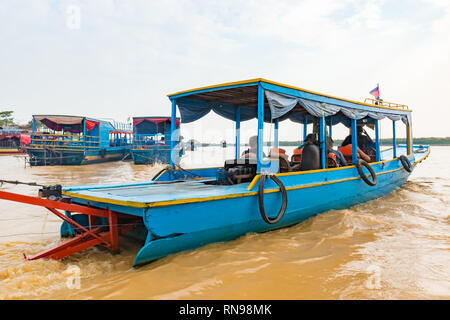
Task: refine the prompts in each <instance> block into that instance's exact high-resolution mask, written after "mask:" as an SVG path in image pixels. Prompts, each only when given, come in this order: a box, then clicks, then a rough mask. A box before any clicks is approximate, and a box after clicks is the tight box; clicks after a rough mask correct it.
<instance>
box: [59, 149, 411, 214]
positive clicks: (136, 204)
mask: <svg viewBox="0 0 450 320" xmlns="http://www.w3.org/2000/svg"><path fill="white" fill-rule="evenodd" d="M393 160H398V158H396V159H392V160H387V161H386V162H388V161H393ZM351 167H355V166H351ZM342 168H349V167H342ZM332 169H338V168H332ZM332 169H324V170H332ZM402 169H403V167H400V168H398V169H394V170H389V171H385V172H380V173H377V174H376V175H377V176H379V175H383V174H387V173H391V172H395V171H399V170H402ZM313 171H314V172H317V171H323V170H312V171H303V172H302V173H303V174H304V173H313ZM161 174H162V173H161ZM279 175H280V174H278V175H277V176H279ZM255 179H256V181H257V179H259V178H256V176H255V178H254V179H253V181H252V184H253V186H254V185H255V184H256V181H255ZM358 179H361V177H353V178H347V179H341V180H334V181H327V182H320V183H315V184H309V185H304V186H297V187H289V188H286V190H287V191H290V190H297V189H306V188H313V187H318V186H322V185H329V184H335V183H340V182H346V181H352V180H358ZM278 191H279V188H276V189H270V190H265V191H264V193H265V194H266V193H273V192H278ZM62 193H63V194H65V195H68V196H72V197H74V198H80V199H85V200H91V201H97V202H103V203H110V204H115V205H121V206H128V207H134V208H147V207H150V208H152V207H164V206H169V205H178V204H186V203H195V202H206V201H213V200H224V199H232V198H240V197H248V196H253V195H256V194H258V192H256V191H255V192H246V193H236V194H230V195H224V196H214V197H205V198H190V199H177V200H168V201H159V202H152V203H144V202H134V201H122V200H113V199H105V198H100V197H93V196H86V195H82V194H77V193H72V192H67V191H63V192H62Z"/></svg>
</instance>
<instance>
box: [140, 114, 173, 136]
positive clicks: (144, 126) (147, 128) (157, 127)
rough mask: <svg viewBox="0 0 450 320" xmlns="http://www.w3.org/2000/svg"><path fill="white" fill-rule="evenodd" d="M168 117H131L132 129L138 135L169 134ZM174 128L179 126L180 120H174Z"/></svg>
mask: <svg viewBox="0 0 450 320" xmlns="http://www.w3.org/2000/svg"><path fill="white" fill-rule="evenodd" d="M171 122H172V119H171V118H170V117H133V129H134V132H135V133H138V134H157V133H166V132H170V123H171ZM175 123H176V127H177V128H178V127H179V125H180V118H176V121H175Z"/></svg>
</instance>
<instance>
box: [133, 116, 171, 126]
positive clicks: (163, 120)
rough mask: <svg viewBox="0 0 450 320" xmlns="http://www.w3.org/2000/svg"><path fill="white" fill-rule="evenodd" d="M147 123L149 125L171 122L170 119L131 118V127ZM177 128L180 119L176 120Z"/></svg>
mask: <svg viewBox="0 0 450 320" xmlns="http://www.w3.org/2000/svg"><path fill="white" fill-rule="evenodd" d="M144 121H148V122H151V123H155V124H158V123H161V122H169V123H170V122H172V119H171V117H133V126H137V125H138V124H140V123H142V122H144ZM176 125H177V127H178V126H179V125H180V118H178V117H177V118H176Z"/></svg>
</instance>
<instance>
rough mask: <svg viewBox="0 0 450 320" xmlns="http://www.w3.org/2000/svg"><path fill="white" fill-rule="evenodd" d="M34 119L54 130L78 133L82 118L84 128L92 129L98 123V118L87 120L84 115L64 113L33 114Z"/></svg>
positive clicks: (81, 129)
mask: <svg viewBox="0 0 450 320" xmlns="http://www.w3.org/2000/svg"><path fill="white" fill-rule="evenodd" d="M33 117H34V119H35V120H36V121H39V122H41V123H42V124H44V125H45V126H46V127H48V128H50V129H52V130H55V131H61V130H62V129H64V131H67V132H71V133H80V132H83V120H84V119H86V130H87V131H90V130H92V129H93V128H94V127H95V126H96V125H98V124H99V123H100V120H89V119H87V118H86V117H78V116H66V115H34V116H33Z"/></svg>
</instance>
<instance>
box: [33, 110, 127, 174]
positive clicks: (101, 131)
mask: <svg viewBox="0 0 450 320" xmlns="http://www.w3.org/2000/svg"><path fill="white" fill-rule="evenodd" d="M131 139H132V131H131V127H130V126H129V125H126V124H122V123H118V122H115V121H113V122H110V121H106V120H98V119H92V118H88V117H77V116H67V115H34V116H33V127H32V134H31V144H30V145H29V146H28V147H27V148H26V151H27V153H28V156H29V163H30V165H32V166H47V165H81V164H89V163H98V162H106V161H117V160H121V159H123V158H124V157H126V155H127V154H129V152H130V148H131Z"/></svg>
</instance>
